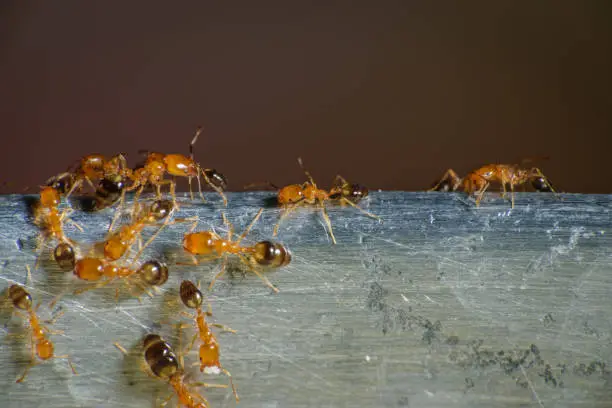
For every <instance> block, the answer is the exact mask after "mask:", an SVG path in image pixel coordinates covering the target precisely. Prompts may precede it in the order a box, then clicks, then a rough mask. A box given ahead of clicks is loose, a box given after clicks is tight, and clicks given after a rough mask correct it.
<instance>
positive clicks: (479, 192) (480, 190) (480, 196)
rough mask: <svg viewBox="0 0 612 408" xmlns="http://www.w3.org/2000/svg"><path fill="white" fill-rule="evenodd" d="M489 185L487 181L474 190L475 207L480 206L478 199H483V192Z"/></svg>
mask: <svg viewBox="0 0 612 408" xmlns="http://www.w3.org/2000/svg"><path fill="white" fill-rule="evenodd" d="M488 187H489V182H486V183H485V184H483V186H482V187H481V188H480V189H479V190H478V191H477V192H476V207H479V206H480V200H482V199H483V197H484V194H485V192H486V191H487V188H488Z"/></svg>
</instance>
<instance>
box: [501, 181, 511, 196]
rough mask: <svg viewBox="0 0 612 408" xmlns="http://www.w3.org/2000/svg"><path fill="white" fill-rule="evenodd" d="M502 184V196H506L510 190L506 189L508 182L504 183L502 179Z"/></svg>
mask: <svg viewBox="0 0 612 408" xmlns="http://www.w3.org/2000/svg"><path fill="white" fill-rule="evenodd" d="M501 185H502V195H501V196H502V198H506V194H507V193H508V190H506V183H504V182H503V181H502V183H501ZM513 185H514V184H512V182H510V186H513ZM511 188H512V187H511Z"/></svg>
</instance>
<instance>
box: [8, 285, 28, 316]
mask: <svg viewBox="0 0 612 408" xmlns="http://www.w3.org/2000/svg"><path fill="white" fill-rule="evenodd" d="M8 296H9V299H11V302H13V306H15V307H16V308H18V309H21V310H29V309H30V308H31V307H32V296H30V294H29V293H28V292H27V291H26V290H25V289H24V288H23V287H22V286H19V285H11V287H10V288H9V291H8Z"/></svg>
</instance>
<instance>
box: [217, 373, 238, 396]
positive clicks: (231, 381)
mask: <svg viewBox="0 0 612 408" xmlns="http://www.w3.org/2000/svg"><path fill="white" fill-rule="evenodd" d="M221 370H222V371H223V374H225V375H227V377H228V378H229V381H230V385H231V386H232V392H233V393H234V398H236V402H240V397H238V392H236V386H235V385H234V379H233V378H232V375H231V374H230V372H229V371H227V370H226V369H225V368H221Z"/></svg>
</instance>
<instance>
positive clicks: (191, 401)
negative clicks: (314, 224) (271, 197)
mask: <svg viewBox="0 0 612 408" xmlns="http://www.w3.org/2000/svg"><path fill="white" fill-rule="evenodd" d="M200 133H201V128H198V129H197V131H196V133H195V136H194V137H193V139H192V141H191V143H190V154H189V155H188V156H187V155H183V154H163V153H158V152H146V158H145V160H144V163H142V164H141V165H139V166H137V167H135V168H130V167H128V165H127V160H126V158H125V155H124V154H117V155H115V156H113V157H110V158H107V157H105V156H103V155H99V154H92V155H88V156H85V157H83V158H81V159H80V161H79V162H78V164H77V166H76V167H74V166H73V168H70V169H69V170H68V171H66V172H63V173H60V174H58V175H56V176H54V177H52V178H50V179H49V180H47V182H46V183H45V185H44V186H42V187H41V190H40V193H39V197H38V200H37V203H36V205H35V206H34V223H35V225H37V226H38V227H39V229H40V234H39V239H38V247H39V249H40V253H39V255H38V257H37V258H36V263H35V265H34V269H35V270H36V269H37V268H38V266H39V263H40V259H41V257H42V254H43V252H44V251H45V249H46V248H48V247H51V248H53V249H52V250H51V251H50V252H51V255H50V257H51V258H52V259H53V261H54V262H55V263H56V264H57V266H58V268H59V269H60V270H62V271H66V272H70V271H71V272H72V274H73V275H74V277H75V278H76V279H78V280H81V281H85V282H88V283H86V285H88V286H84V287H80V288H78V289H75V290H74V292H73V294H74V295H79V294H81V293H83V292H85V291H89V290H92V289H98V288H101V287H105V286H107V285H110V284H115V297H116V300H117V301H118V299H119V291H120V288H125V289H127V291H128V292H129V293H130V295H131V296H134V297H136V298H137V299H138V300H139V301H140V300H141V299H140V297H141V296H142V295H143V294H147V295H149V296H153V291H159V288H160V287H161V286H162V285H164V284H165V283H166V282H167V280H168V276H169V267H168V265H167V264H166V263H165V262H162V261H160V260H156V259H152V260H148V261H146V262H143V263H140V262H139V261H140V258H141V256H142V255H143V253H144V251H145V249H146V248H147V247H148V246H149V245H150V244H151V243H152V242H153V241H154V239H155V238H156V237H157V236H158V234H159V233H160V232H161V230H162V229H163V228H165V227H168V226H169V225H171V224H177V223H184V222H193V224H192V226H191V228H190V229H189V230H188V231H187V232H186V233H185V234H184V236H183V240H182V247H183V249H184V252H185V254H186V255H187V256H188V257H189V258H190V259H191V261H192V262H190V263H177V265H180V264H182V265H198V264H199V262H200V261H201V260H202V259H206V260H216V259H222V264H221V268H220V271H219V272H218V273H217V274H216V275H215V276H214V278H213V279H212V281H211V283H210V286H209V290H210V289H212V287H213V285H214V283H215V281H216V280H217V279H218V278H219V277H221V276H222V275H223V274H224V273H225V271H226V269H227V263H228V259H229V257H230V256H234V257H236V258H237V259H238V260H239V261H240V263H241V264H242V265H244V266H246V268H247V270H248V271H250V272H252V273H254V274H255V275H257V276H258V277H259V278H260V279H261V280H262V281H263V282H264V283H265V284H266V285H267V286H268V287H269V288H270V289H271V290H272V291H273V292H275V293H278V292H279V290H278V288H277V287H276V286H274V285H273V284H272V283H271V282H270V281H269V280H268V278H267V277H265V276H264V272H265V271H266V270H267V269H276V268H280V267H283V266H286V265H288V264H289V263H290V262H291V258H292V254H291V251H290V250H289V249H288V248H287V247H286V246H285V245H283V244H281V243H278V242H272V241H268V240H264V241H260V242H257V243H255V244H254V245H244V244H243V243H242V241H243V240H244V238H245V237H246V236H247V234H248V233H249V231H250V230H251V229H252V227H253V225H254V224H255V222H256V221H257V220H258V219H259V218H260V217H261V215H262V213H263V208H262V209H260V210H259V211H258V212H257V214H256V215H255V217H254V218H253V220H252V221H251V222H250V224H249V225H248V226H247V227H246V228H245V230H244V231H243V232H242V234H241V235H240V236H238V237H237V238H235V237H234V227H233V225H232V224H231V223H230V222H229V220H228V219H227V217H226V215H225V213H224V212H223V213H222V218H223V222H224V224H225V226H226V227H227V235H226V236H225V237H223V236H221V235H219V234H218V233H217V232H215V231H214V230H204V231H197V230H196V229H197V224H198V219H197V218H178V217H175V216H174V215H175V214H176V213H177V212H178V210H179V208H180V205H179V203H178V202H177V197H176V182H175V179H174V178H175V177H182V178H186V179H187V181H188V183H189V191H190V197H191V199H192V200H193V198H194V195H193V191H192V188H191V187H192V181H193V180H194V179H195V180H196V181H197V184H198V192H199V195H200V197H201V198H202V200H204V195H203V192H202V182H204V183H206V184H207V185H208V186H210V187H211V188H212V189H213V190H215V191H216V192H217V193H218V194H219V195H220V196H221V198H222V200H223V204H224V206H227V198H226V196H225V194H224V190H225V189H226V186H227V180H226V178H225V177H224V176H223V174H221V173H219V172H217V171H216V170H214V169H206V168H203V167H201V166H200V164H198V163H197V162H196V161H195V159H194V151H193V147H194V144H195V143H196V141H197V139H198V137H199V135H200ZM298 162H299V165H300V167H302V169H303V170H304V172H305V174H306V177H307V181H306V182H305V183H303V184H293V185H288V186H286V187H283V188H277V187H276V186H274V185H273V184H271V183H267V184H268V185H270V186H272V187H273V188H275V189H276V190H278V191H277V200H278V204H279V205H280V206H281V207H282V208H283V212H282V214H281V216H280V218H279V220H278V223H277V224H276V226H275V227H274V231H273V236H274V237H276V236H277V235H278V231H279V226H280V224H281V222H282V221H283V220H284V219H285V218H286V217H287V216H288V215H289V214H290V213H291V212H292V211H294V210H295V209H296V208H298V207H301V206H311V207H315V208H316V209H318V210H320V211H321V214H322V216H323V219H324V221H325V225H326V227H327V229H328V233H329V236H330V239H331V241H332V242H333V243H334V244H335V243H336V238H335V236H334V234H333V230H332V225H331V221H330V219H329V216H328V214H327V210H326V204H327V203H331V202H334V203H338V204H340V205H345V204H346V205H350V206H352V207H354V208H357V209H358V210H360V211H361V212H363V213H364V214H366V215H367V216H369V217H372V218H375V219H378V217H377V216H376V215H374V214H371V213H369V212H367V211H365V210H363V209H362V208H360V207H359V206H358V202H359V201H360V200H362V199H363V198H365V197H367V196H368V189H367V188H365V187H363V186H360V185H358V184H350V183H348V182H347V181H346V180H345V179H344V178H342V177H341V176H337V177H336V179H335V180H334V184H333V187H332V188H331V189H330V190H324V189H321V188H319V187H317V184H316V183H315V181H314V180H313V178H312V176H311V175H310V173H309V172H308V171H307V170H305V169H304V168H303V164H302V161H301V159H298ZM168 176H170V177H171V178H168ZM165 187H167V188H168V189H169V198H170V199H167V198H164V194H162V188H165ZM146 188H152V189H154V192H155V194H154V196H153V197H152V199H147V198H146V197H145V196H144V195H143V193H144V192H145V189H146ZM127 193H134V195H133V204H132V207H131V209H126V208H125V207H126V199H125V198H126V194H127ZM76 196H78V198H79V201H80V209H83V210H85V211H101V210H105V209H109V208H111V207H115V206H116V207H117V208H116V210H115V212H114V216H113V218H112V220H111V222H110V225H109V229H108V232H107V235H106V237H105V239H104V240H103V241H101V242H97V243H94V244H93V245H90V246H89V249H88V250H87V251H85V250H84V249H83V248H82V247H83V245H81V244H79V243H78V242H76V241H75V240H74V239H73V238H71V237H69V236H68V234H67V233H66V230H65V226H66V225H67V224H68V223H70V224H72V225H73V226H74V227H75V228H77V229H78V230H80V231H83V227H82V226H81V225H79V224H78V223H76V222H75V221H73V220H71V219H70V215H71V214H72V213H73V212H74V211H75V209H74V206H73V201H74V200H69V199H70V198H71V197H72V198H73V199H74V198H75V197H76ZM62 198H63V201H64V203H65V205H64V208H63V209H61V206H62ZM181 205H182V204H181ZM126 214H128V215H129V216H130V221H129V222H128V223H123V225H121V226H120V227H117V228H116V224H118V223H120V222H121V219H122V218H124V217H122V215H126ZM145 229H156V230H155V232H154V233H153V234H152V235H151V236H150V238H149V239H148V240H147V241H146V242H145V243H144V244H143V242H142V233H143V231H144V230H145ZM53 245H55V246H53ZM135 245H137V246H138V249H137V250H136V251H135V252H136V253H135V255H133V256H131V252H133V247H134V246H135ZM84 252H85V253H84ZM128 258H131V260H130V261H127V259H128ZM27 272H28V273H27V278H26V279H30V275H31V270H30V268H29V267H28V268H27ZM62 295H63V294H62ZM62 295H59V296H58V297H56V298H55V299H53V301H52V302H51V304H50V307H51V308H53V306H54V304H55V303H56V302H57V301H58V300H59V298H60V296H62ZM179 295H180V296H179V297H180V301H181V302H182V304H183V306H184V307H186V308H188V309H190V310H193V311H194V313H192V314H187V313H185V312H183V314H184V315H186V317H189V318H190V319H191V321H192V324H191V325H188V326H194V327H195V328H196V334H195V335H194V337H193V339H192V341H191V345H190V346H189V348H187V349H186V350H179V351H178V352H177V353H175V351H174V350H173V348H172V346H171V345H170V344H169V343H168V342H167V341H165V340H163V339H162V337H160V336H159V335H157V334H148V335H147V336H146V337H145V338H144V342H143V343H142V346H143V347H142V353H143V354H142V358H143V359H142V360H141V361H142V362H143V363H145V364H143V366H144V368H145V371H146V372H147V373H148V374H149V375H150V376H152V377H155V378H157V379H161V380H164V381H166V382H167V383H168V384H169V385H170V387H171V388H172V389H173V391H174V394H176V395H177V397H178V401H179V405H182V406H185V407H188V408H195V407H198V408H202V407H208V406H209V404H208V402H207V400H206V399H205V398H204V397H203V396H202V395H201V394H199V393H198V392H197V391H195V386H202V385H203V386H211V387H214V386H220V387H227V385H219V384H216V385H215V384H204V383H191V382H190V383H187V382H186V380H185V378H186V372H185V368H184V367H185V366H184V362H183V356H184V355H186V354H187V353H188V352H189V351H190V350H191V349H192V348H193V346H194V344H195V342H196V340H198V339H199V341H200V349H199V359H200V361H199V363H198V364H199V366H200V371H201V372H203V373H206V374H225V375H227V376H228V377H229V379H230V384H231V386H232V390H233V393H234V396H235V398H236V401H238V400H239V397H238V394H237V392H236V387H235V386H234V384H233V381H232V377H231V374H230V373H229V371H228V370H226V369H225V368H224V367H223V366H222V365H221V363H220V361H219V356H220V353H219V344H218V340H217V338H216V336H215V334H214V332H213V331H212V327H213V326H215V327H221V328H223V329H224V330H226V331H231V332H233V330H232V329H229V328H226V327H224V326H220V325H218V324H212V323H208V321H207V318H208V317H211V316H212V311H211V307H210V304H208V309H207V310H205V311H204V310H203V307H204V306H203V305H204V295H203V293H202V292H201V290H200V289H199V282H198V285H196V284H194V283H193V282H191V281H189V280H183V281H182V283H181V285H180V289H179ZM7 300H8V301H9V302H10V304H11V306H12V307H13V308H14V310H15V312H16V314H18V315H19V316H21V317H22V318H23V319H24V320H26V321H28V322H29V326H30V329H31V330H30V342H31V362H30V364H29V365H28V366H27V368H26V369H25V371H24V372H23V374H22V375H21V376H20V377H19V378H18V379H17V382H18V383H19V382H23V381H24V380H25V379H26V377H27V375H28V372H29V371H30V369H31V368H32V367H34V366H35V365H37V364H39V363H40V362H42V361H46V360H50V359H60V358H62V359H67V361H68V363H69V365H70V367H71V369H72V372H73V373H74V374H77V371H76V369H75V367H74V365H73V364H72V361H71V359H70V356H68V355H61V356H60V355H56V354H55V351H54V345H53V342H52V341H51V339H50V337H49V335H50V334H54V333H59V332H57V331H52V330H50V329H49V328H48V327H47V326H46V325H45V324H52V323H53V321H55V320H57V318H59V316H61V315H58V316H56V318H55V319H53V320H52V321H42V320H41V319H40V318H39V317H38V315H37V311H38V308H39V307H40V303H38V304H37V305H36V306H34V303H33V299H32V296H31V295H30V293H29V292H28V291H27V290H26V288H25V287H24V286H22V285H18V284H14V285H12V286H10V287H9V288H8V296H7ZM185 328H186V327H185V324H184V323H181V324H179V329H180V330H183V329H185ZM179 341H180V336H179ZM115 346H116V347H117V348H118V349H119V350H120V351H121V352H123V353H125V354H127V351H126V350H125V349H124V348H123V347H122V346H121V345H120V344H118V343H115ZM172 395H173V394H172ZM168 401H169V399H167V400H166V401H165V403H164V404H163V405H165V404H166V403H167V402H168Z"/></svg>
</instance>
